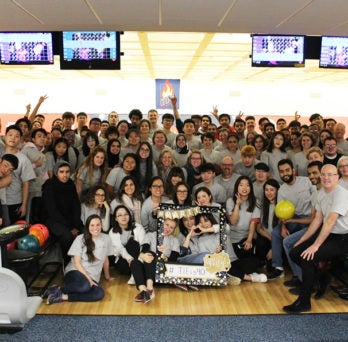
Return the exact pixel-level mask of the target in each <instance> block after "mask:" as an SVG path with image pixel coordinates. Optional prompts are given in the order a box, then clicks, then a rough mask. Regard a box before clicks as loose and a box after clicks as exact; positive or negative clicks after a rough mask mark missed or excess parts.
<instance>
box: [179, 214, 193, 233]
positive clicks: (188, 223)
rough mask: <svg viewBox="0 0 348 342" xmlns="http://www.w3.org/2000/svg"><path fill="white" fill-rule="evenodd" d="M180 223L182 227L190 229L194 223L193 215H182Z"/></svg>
mask: <svg viewBox="0 0 348 342" xmlns="http://www.w3.org/2000/svg"><path fill="white" fill-rule="evenodd" d="M182 223H183V224H184V227H185V228H186V229H187V230H188V231H190V230H191V229H192V227H193V226H194V225H195V217H194V216H190V217H183V219H182Z"/></svg>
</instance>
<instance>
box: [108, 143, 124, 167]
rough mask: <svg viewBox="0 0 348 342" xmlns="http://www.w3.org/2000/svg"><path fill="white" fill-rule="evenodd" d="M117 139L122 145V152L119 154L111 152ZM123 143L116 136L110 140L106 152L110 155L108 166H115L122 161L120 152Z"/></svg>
mask: <svg viewBox="0 0 348 342" xmlns="http://www.w3.org/2000/svg"><path fill="white" fill-rule="evenodd" d="M115 141H117V142H118V143H119V145H120V152H119V153H118V154H113V153H111V152H110V147H111V145H112V144H113V143H114V142H115ZM121 148H122V147H121V143H120V141H119V140H118V139H116V138H114V139H110V140H109V141H108V144H107V147H106V154H107V156H108V166H109V167H111V168H113V167H114V166H115V165H117V164H119V163H120V153H121Z"/></svg>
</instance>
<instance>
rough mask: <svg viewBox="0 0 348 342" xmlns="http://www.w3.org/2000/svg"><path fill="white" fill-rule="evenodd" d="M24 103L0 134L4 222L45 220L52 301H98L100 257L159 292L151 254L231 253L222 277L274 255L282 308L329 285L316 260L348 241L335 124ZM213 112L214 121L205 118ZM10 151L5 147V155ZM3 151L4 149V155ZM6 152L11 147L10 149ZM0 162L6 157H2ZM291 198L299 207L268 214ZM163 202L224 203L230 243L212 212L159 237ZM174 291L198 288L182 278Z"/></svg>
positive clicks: (265, 273)
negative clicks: (51, 248) (52, 114)
mask: <svg viewBox="0 0 348 342" xmlns="http://www.w3.org/2000/svg"><path fill="white" fill-rule="evenodd" d="M46 98H47V97H46V96H42V97H40V99H39V102H38V104H37V106H36V107H35V109H34V110H33V112H32V113H30V106H28V107H27V109H28V110H27V114H26V116H25V117H23V118H22V119H19V120H18V121H17V122H16V124H15V125H11V126H8V127H7V128H6V132H5V135H4V137H3V139H2V142H1V145H0V157H1V158H2V161H1V163H0V194H1V208H2V212H1V216H2V225H3V226H7V225H10V224H13V223H15V222H16V221H17V220H18V219H21V218H26V219H27V220H28V221H29V222H30V223H34V222H36V221H40V222H43V223H44V224H46V225H47V227H48V228H49V230H50V232H51V236H52V237H53V238H54V240H55V241H57V242H58V243H59V245H60V248H61V250H62V254H63V257H64V262H65V265H66V267H65V287H62V288H61V287H58V286H52V287H50V288H49V289H48V291H47V295H48V299H47V301H48V303H49V304H51V303H56V302H61V301H66V300H69V301H95V300H100V299H101V298H102V297H103V296H104V291H103V289H102V287H101V286H100V277H101V272H102V270H104V277H105V279H107V280H111V279H112V277H111V276H110V271H109V267H110V261H111V263H112V265H113V266H114V267H116V269H117V270H118V271H119V272H120V273H123V274H127V275H129V276H130V278H129V280H128V283H129V284H135V285H136V287H137V289H138V290H139V291H140V292H139V293H138V294H137V295H136V297H135V301H137V302H143V303H146V302H148V301H150V300H151V299H152V298H154V296H155V292H154V282H155V271H156V263H157V261H158V260H159V259H160V260H162V261H163V262H167V261H170V262H182V263H185V264H203V263H204V257H205V256H206V255H207V254H211V253H227V254H228V256H229V260H230V263H231V268H230V269H229V271H228V283H229V284H234V285H236V284H239V283H241V282H242V281H252V282H266V281H267V280H273V279H277V278H281V277H283V276H284V268H283V267H284V265H283V264H284V260H283V259H284V255H285V258H286V259H287V262H288V263H289V266H290V270H291V272H292V274H293V276H292V278H291V279H288V280H287V281H285V282H284V285H285V286H289V287H290V289H289V291H290V292H291V293H293V294H295V295H298V299H297V300H296V301H295V302H294V303H293V304H291V305H287V306H284V308H283V309H284V311H286V312H302V311H308V310H310V309H311V301H310V298H311V294H312V292H313V291H314V290H315V291H316V294H315V297H316V298H321V297H322V296H323V295H324V293H325V290H326V288H327V286H328V283H329V277H328V275H327V274H326V273H323V272H321V271H320V270H318V268H317V263H318V262H325V261H328V260H332V259H334V258H336V257H337V256H339V255H343V254H344V253H347V251H348V243H347V242H348V196H347V195H348V192H347V191H348V190H347V189H348V141H346V140H345V139H344V138H345V126H344V125H343V124H342V123H337V122H336V120H335V119H333V118H329V119H326V120H324V119H323V118H322V116H321V115H320V114H313V115H312V116H311V117H310V118H309V122H310V123H309V124H308V125H301V123H300V121H299V118H298V117H297V116H296V117H295V120H293V121H291V122H289V123H287V122H286V121H285V119H283V118H280V119H278V120H277V123H276V125H275V124H273V123H272V122H271V121H270V120H269V118H266V117H263V118H261V119H259V121H258V125H259V131H260V133H256V120H255V117H253V116H246V117H245V118H244V119H243V115H242V114H240V115H238V116H237V117H236V118H235V120H234V122H233V125H232V124H231V120H232V119H231V116H230V115H228V114H220V115H219V114H218V110H217V108H213V111H212V112H211V113H210V115H208V114H206V115H202V116H200V115H192V117H191V118H189V119H186V120H184V121H182V120H181V117H180V114H179V112H178V110H177V107H176V98H175V97H173V98H172V99H171V101H172V106H173V114H170V113H166V114H164V115H163V116H162V120H161V124H160V123H159V115H158V112H157V111H156V110H154V109H152V110H150V111H148V114H147V119H145V118H143V114H142V112H141V111H140V110H138V109H133V110H132V111H131V112H130V113H129V116H128V119H129V120H119V116H118V113H116V112H111V113H110V115H109V120H105V121H101V120H100V119H99V118H92V119H90V120H89V123H88V125H87V115H86V113H84V112H81V113H79V114H77V116H76V119H77V125H76V128H75V129H73V124H74V122H75V115H74V114H73V113H71V112H65V113H64V114H63V115H62V118H57V119H55V120H54V121H53V123H52V128H51V130H50V132H48V131H47V130H46V129H44V128H43V126H44V120H45V117H44V116H43V115H40V114H37V112H38V109H39V107H40V105H41V104H42V103H43V102H44V101H45V100H46ZM214 120H216V122H218V124H214V123H213V121H214ZM9 156H10V157H9ZM11 156H12V157H11ZM13 156H15V157H16V159H15V160H14V158H13ZM3 164H4V165H7V164H8V165H7V169H6V170H5V169H4V170H3V171H2V165H3ZM4 168H5V166H4ZM283 199H287V200H290V201H291V202H292V203H293V204H294V206H295V215H294V217H293V218H291V219H288V220H282V219H279V218H278V217H277V216H276V215H275V207H276V205H277V203H278V202H279V201H281V200H283ZM161 203H167V204H174V205H176V206H183V207H190V206H199V207H205V208H206V207H214V208H224V212H225V213H226V226H225V227H224V228H225V230H226V232H227V241H226V246H225V247H226V248H223V244H222V243H221V241H220V229H221V227H220V225H219V224H218V222H219V218H217V217H216V215H215V214H214V213H213V212H212V213H209V212H206V213H204V212H202V213H199V214H197V215H195V216H185V217H183V218H181V219H180V220H179V219H176V218H175V219H174V218H165V219H163V222H162V226H161V227H162V233H161V236H162V237H163V239H161V244H160V245H159V246H158V244H157V230H158V220H159V219H158V217H157V211H158V208H159V206H160V204H161ZM180 287H181V288H182V289H184V290H188V289H189V288H190V287H191V288H193V289H196V287H195V286H186V285H180Z"/></svg>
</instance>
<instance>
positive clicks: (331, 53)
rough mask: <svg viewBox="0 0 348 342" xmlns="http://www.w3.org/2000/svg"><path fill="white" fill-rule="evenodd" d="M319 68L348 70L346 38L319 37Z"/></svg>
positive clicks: (347, 41)
mask: <svg viewBox="0 0 348 342" xmlns="http://www.w3.org/2000/svg"><path fill="white" fill-rule="evenodd" d="M319 67H320V68H335V69H348V37H328V36H323V37H321V47H320V59H319Z"/></svg>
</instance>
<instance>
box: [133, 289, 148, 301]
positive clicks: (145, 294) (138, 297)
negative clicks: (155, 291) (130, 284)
mask: <svg viewBox="0 0 348 342" xmlns="http://www.w3.org/2000/svg"><path fill="white" fill-rule="evenodd" d="M150 300H151V297H150V295H149V293H148V292H147V291H141V292H140V293H138V294H137V295H136V296H135V297H134V301H135V302H142V303H147V302H148V301H150Z"/></svg>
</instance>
